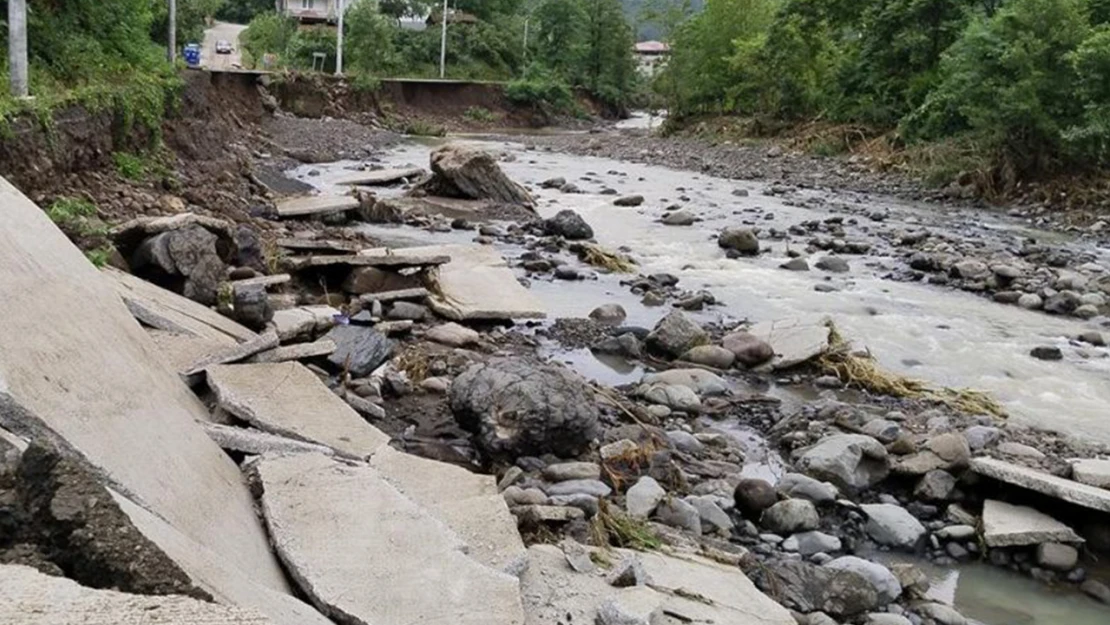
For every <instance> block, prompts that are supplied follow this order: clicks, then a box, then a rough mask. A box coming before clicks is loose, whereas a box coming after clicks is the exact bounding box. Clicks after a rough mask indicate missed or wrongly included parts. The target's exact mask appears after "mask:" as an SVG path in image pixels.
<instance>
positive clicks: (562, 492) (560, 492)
mask: <svg viewBox="0 0 1110 625" xmlns="http://www.w3.org/2000/svg"><path fill="white" fill-rule="evenodd" d="M543 491H544V492H545V493H547V496H548V497H563V496H567V495H589V496H591V497H608V496H609V495H610V494H611V493H612V492H613V489H611V488H609V485H608V484H606V483H605V482H602V481H601V480H591V479H580V480H567V481H565V482H558V483H555V484H546V485H544V486H543Z"/></svg>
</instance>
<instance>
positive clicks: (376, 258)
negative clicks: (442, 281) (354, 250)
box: [286, 250, 451, 271]
mask: <svg viewBox="0 0 1110 625" xmlns="http://www.w3.org/2000/svg"><path fill="white" fill-rule="evenodd" d="M450 261H451V257H450V256H447V255H445V254H425V255H417V254H396V253H389V252H388V251H386V252H380V251H377V250H374V251H367V252H361V253H358V254H351V255H348V256H302V257H296V258H290V259H288V260H286V262H287V263H288V264H289V266H290V267H291V268H292V269H293V270H294V271H300V270H304V269H313V268H319V267H332V266H335V265H347V266H349V267H392V268H398V269H400V268H405V267H431V266H436V265H444V264H446V263H448V262H450Z"/></svg>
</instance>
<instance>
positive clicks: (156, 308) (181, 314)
mask: <svg viewBox="0 0 1110 625" xmlns="http://www.w3.org/2000/svg"><path fill="white" fill-rule="evenodd" d="M101 273H102V275H103V276H105V277H106V278H107V279H108V280H109V281H110V283H111V284H112V286H113V287H114V288H115V290H116V292H117V293H119V295H120V297H122V298H124V300H125V301H127V302H128V303H129V304H130V305H129V306H128V308H129V309H130V310H131V311H132V313H133V314H134V316H135V317H137V318H138V319H139V320H140V321H142V322H143V323H144V324H147V325H149V326H152V327H155V328H158V329H160V330H171V331H181V330H184V331H187V332H190V333H192V334H195V335H197V336H200V337H204V338H209V339H213V340H223V341H224V342H225V343H228V344H232V343H231V342H229V341H227V340H226V339H228V338H230V339H232V340H233V341H236V342H243V341H249V340H251V339H253V338H254V337H255V336H256V335H255V333H254V332H251V331H250V330H248V329H247V328H245V327H243V326H241V325H239V324H238V323H235V322H234V321H232V320H231V319H228V318H227V317H225V316H223V315H221V314H220V313H218V312H216V311H214V310H212V309H211V308H208V307H207V306H203V305H201V304H198V303H196V302H194V301H193V300H191V299H189V298H187V297H183V296H181V295H178V294H177V293H174V292H173V291H167V290H166V289H163V288H161V287H159V286H158V285H156V284H151V283H150V282H147V281H146V280H143V279H142V278H137V277H135V276H133V275H131V274H129V273H124V272H122V271H120V270H118V269H115V268H112V267H105V268H104V269H103V270H102V272H101Z"/></svg>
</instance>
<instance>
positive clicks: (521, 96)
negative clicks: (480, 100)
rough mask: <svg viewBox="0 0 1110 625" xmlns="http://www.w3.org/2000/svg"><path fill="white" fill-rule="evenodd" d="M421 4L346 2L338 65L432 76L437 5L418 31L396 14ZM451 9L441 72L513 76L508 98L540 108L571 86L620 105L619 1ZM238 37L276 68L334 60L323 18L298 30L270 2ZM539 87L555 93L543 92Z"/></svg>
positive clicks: (625, 70) (627, 61)
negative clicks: (316, 57)
mask: <svg viewBox="0 0 1110 625" xmlns="http://www.w3.org/2000/svg"><path fill="white" fill-rule="evenodd" d="M426 6H428V5H426V4H425V3H422V2H417V1H414V0H391V1H388V2H375V1H374V0H364V1H362V2H359V3H358V4H356V5H354V6H352V7H351V8H350V9H349V10H348V12H347V15H346V18H345V20H344V27H345V33H344V36H345V38H344V42H345V50H344V51H345V65H344V71H345V72H346V73H348V74H352V75H354V76H356V77H358V76H379V77H380V76H390V77H411V78H432V77H438V76H439V55H440V34H441V32H440V28H439V27H438V24H439V23H440V22H439V20H440V16H439V13H438V12H436V11H434V10H433V12H432V16H431V18H429V22H430V23H429V24H428V27H427V28H426V29H424V30H414V29H409V28H402V27H401V26H400V24H399V21H398V20H399V18H401V17H410V16H413V15H421V14H423V11H424V10H425V7H426ZM457 9H458V11H459V12H460V13H457V14H452V18H451V19H450V21H449V23H448V28H447V77H448V78H454V79H469V80H498V81H514V83H516V84H517V87H516V89H515V94H516V98H515V99H517V100H518V101H526V102H530V103H535V104H536V106H537V108H542V109H544V110H549V111H561V110H570V107H569V106H568V104H567V101H572V100H573V97H570V96H571V94H572V93H573V92H572V89H573V88H582V89H585V90H586V91H588V92H590V93H592V94H593V95H594V96H596V97H597V98H598V99H599V100H601V101H602V102H604V103H606V104H608V105H611V106H613V107H623V106H626V105H627V103H628V101H629V100H630V98H631V97H632V95H633V94H634V92H635V90H636V88H637V86H638V85H637V74H636V71H635V61H634V59H633V56H632V42H633V40H632V29H631V28H630V27H629V25H628V24H627V23H626V21H625V18H624V16H623V14H622V9H621V3H620V0H546V1H544V2H541V3H536V4H534V5H533V4H528V3H525V2H522V0H496V1H492V2H491V1H486V0H481V1H479V0H460V1H459V3H458V7H457ZM462 12H465V14H464V13H462ZM526 22H527V24H528V26H527V33H528V37H527V40H526V39H525V32H526V30H525V28H526V27H525V23H526ZM241 42H242V45H243V48H244V50H245V51H246V53H247V56H248V58H249V59H251V60H252V62H253V63H254V64H255V65H256V66H261V65H262V63H263V59H264V58H268V59H271V60H272V62H273V63H274V66H275V67H278V68H289V69H297V70H310V69H312V68H313V53H315V52H322V53H324V54H326V55H327V61H326V62H325V64H324V67H323V70H324V71H332V70H334V68H335V30H334V28H331V27H326V26H319V27H314V28H300V29H298V28H297V24H296V22H295V21H294V20H292V19H290V18H287V17H285V16H282V15H278V14H277V13H274V12H273V11H269V12H263V13H257V14H255V16H254V17H253V19H252V20H251V22H250V26H249V28H247V30H246V31H245V32H244V33H243V35H242V38H241ZM266 55H270V56H266ZM317 68H318V69H319V66H317ZM548 83H554V84H548ZM564 94H565V95H568V98H567V99H566V100H564V99H563V96H564ZM548 96H551V97H554V98H555V99H544V98H546V97H548Z"/></svg>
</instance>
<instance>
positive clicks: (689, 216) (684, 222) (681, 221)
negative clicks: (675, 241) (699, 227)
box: [659, 210, 697, 226]
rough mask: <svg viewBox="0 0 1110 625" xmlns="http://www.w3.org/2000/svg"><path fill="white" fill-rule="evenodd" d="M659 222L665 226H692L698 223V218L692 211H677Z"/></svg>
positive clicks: (668, 214)
mask: <svg viewBox="0 0 1110 625" xmlns="http://www.w3.org/2000/svg"><path fill="white" fill-rule="evenodd" d="M659 221H661V222H663V225H665V226H692V225H694V222H695V221H697V217H694V215H693V213H691V212H690V211H687V210H677V211H674V212H670V213H667V214H666V215H663V218H662V219H660V220H659Z"/></svg>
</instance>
